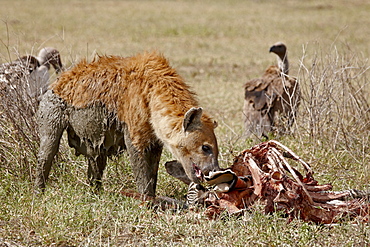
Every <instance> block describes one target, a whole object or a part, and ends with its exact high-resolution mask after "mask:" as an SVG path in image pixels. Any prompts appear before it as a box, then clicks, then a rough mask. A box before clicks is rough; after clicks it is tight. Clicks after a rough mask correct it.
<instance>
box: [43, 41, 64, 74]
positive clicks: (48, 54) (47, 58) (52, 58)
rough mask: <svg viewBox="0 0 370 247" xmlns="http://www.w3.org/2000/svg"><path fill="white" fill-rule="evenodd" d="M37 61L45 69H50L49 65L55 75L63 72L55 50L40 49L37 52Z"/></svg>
mask: <svg viewBox="0 0 370 247" xmlns="http://www.w3.org/2000/svg"><path fill="white" fill-rule="evenodd" d="M38 60H39V62H40V64H41V65H45V66H46V67H48V69H49V68H50V65H52V66H53V68H54V69H55V72H56V73H57V74H58V73H60V72H61V71H62V70H63V65H62V61H61V59H60V54H59V51H58V50H57V49H55V48H52V47H45V48H42V49H41V50H40V52H39V55H38Z"/></svg>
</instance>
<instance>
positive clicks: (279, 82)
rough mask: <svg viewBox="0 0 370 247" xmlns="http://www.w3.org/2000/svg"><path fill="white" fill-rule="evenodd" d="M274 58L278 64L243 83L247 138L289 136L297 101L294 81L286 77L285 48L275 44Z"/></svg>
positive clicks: (295, 80)
mask: <svg viewBox="0 0 370 247" xmlns="http://www.w3.org/2000/svg"><path fill="white" fill-rule="evenodd" d="M269 52H273V53H275V54H276V55H277V59H278V64H277V65H272V66H270V67H268V68H267V69H266V71H265V73H264V74H263V75H262V77H260V78H256V79H252V80H250V81H248V82H246V83H245V84H244V90H245V94H244V108H243V115H244V127H245V133H246V137H247V138H249V137H252V135H256V136H257V137H262V136H264V137H268V133H271V132H275V133H277V134H286V133H289V129H290V127H291V125H292V124H293V122H294V119H295V117H296V112H297V108H298V106H299V102H300V89H299V85H298V81H297V79H296V78H293V77H290V76H288V73H289V62H288V56H287V48H286V45H285V44H283V43H282V42H278V43H276V44H274V45H273V46H271V48H270V51H269Z"/></svg>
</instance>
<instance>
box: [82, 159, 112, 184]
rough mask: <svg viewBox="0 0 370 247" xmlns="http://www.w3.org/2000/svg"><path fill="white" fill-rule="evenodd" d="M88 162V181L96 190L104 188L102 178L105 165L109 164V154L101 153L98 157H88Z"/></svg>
mask: <svg viewBox="0 0 370 247" xmlns="http://www.w3.org/2000/svg"><path fill="white" fill-rule="evenodd" d="M87 163H88V169H87V178H88V181H89V183H90V185H91V186H92V188H93V189H94V190H95V191H99V190H101V189H102V178H103V172H104V169H105V166H106V165H107V156H106V155H103V154H100V155H99V156H97V157H88V158H87Z"/></svg>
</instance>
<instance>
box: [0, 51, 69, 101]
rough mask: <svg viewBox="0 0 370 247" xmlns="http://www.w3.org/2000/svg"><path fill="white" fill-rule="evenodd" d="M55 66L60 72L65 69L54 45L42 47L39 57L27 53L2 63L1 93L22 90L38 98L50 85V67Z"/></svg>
mask: <svg viewBox="0 0 370 247" xmlns="http://www.w3.org/2000/svg"><path fill="white" fill-rule="evenodd" d="M51 66H53V68H54V69H55V72H56V73H57V74H59V73H60V72H61V71H62V70H63V65H62V62H61V59H60V54H59V51H58V50H56V49H55V48H52V47H45V48H42V49H41V50H40V52H39V54H38V56H37V57H34V56H31V55H27V56H23V57H20V58H19V59H17V60H15V61H13V62H10V63H4V64H1V65H0V92H1V94H5V92H7V94H9V93H10V91H13V93H14V91H15V92H16V93H17V94H18V95H19V94H21V92H22V90H25V92H27V94H28V96H29V97H31V98H36V99H38V98H39V97H40V96H41V95H43V94H44V93H45V92H46V91H47V89H48V86H49V69H50V67H51Z"/></svg>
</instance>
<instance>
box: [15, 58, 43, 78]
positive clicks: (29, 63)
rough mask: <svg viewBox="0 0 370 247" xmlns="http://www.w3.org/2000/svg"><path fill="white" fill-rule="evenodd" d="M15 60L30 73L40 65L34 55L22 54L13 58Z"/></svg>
mask: <svg viewBox="0 0 370 247" xmlns="http://www.w3.org/2000/svg"><path fill="white" fill-rule="evenodd" d="M15 62H20V63H21V64H22V65H23V66H24V68H26V70H28V71H29V73H30V74H31V73H32V72H33V71H35V70H36V69H37V68H38V67H40V63H39V61H38V60H37V58H35V57H34V56H30V55H28V56H23V57H21V58H19V59H17V60H15Z"/></svg>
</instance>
